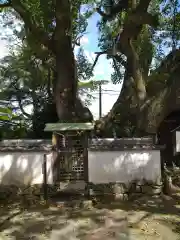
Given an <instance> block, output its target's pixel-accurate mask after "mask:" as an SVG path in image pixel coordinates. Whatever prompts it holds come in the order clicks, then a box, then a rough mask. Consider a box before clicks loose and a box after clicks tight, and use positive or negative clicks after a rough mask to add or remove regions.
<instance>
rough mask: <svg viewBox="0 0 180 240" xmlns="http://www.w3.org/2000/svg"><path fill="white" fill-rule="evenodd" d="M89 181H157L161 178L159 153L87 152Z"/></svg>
mask: <svg viewBox="0 0 180 240" xmlns="http://www.w3.org/2000/svg"><path fill="white" fill-rule="evenodd" d="M88 155H89V166H88V167H89V181H90V182H93V183H108V182H121V183H125V184H126V183H129V182H130V181H132V180H142V179H146V180H147V181H154V182H155V181H157V180H158V179H159V178H160V177H161V164H160V151H158V150H157V151H156V150H154V151H138V150H137V151H109V152H108V151H107V152H106V151H104V152H98V151H89V152H88Z"/></svg>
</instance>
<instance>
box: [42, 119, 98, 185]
mask: <svg viewBox="0 0 180 240" xmlns="http://www.w3.org/2000/svg"><path fill="white" fill-rule="evenodd" d="M93 128H94V126H93V125H92V124H91V123H58V124H47V125H46V129H45V130H46V131H50V130H51V131H53V141H52V142H53V148H54V149H53V150H54V167H53V175H54V182H61V181H64V180H84V181H88V138H89V132H90V130H92V129H93Z"/></svg>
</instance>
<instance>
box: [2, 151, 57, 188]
mask: <svg viewBox="0 0 180 240" xmlns="http://www.w3.org/2000/svg"><path fill="white" fill-rule="evenodd" d="M43 157H44V153H39V152H33V153H28V152H27V153H26V152H22V153H21V152H14V153H13V152H12V153H9V154H8V153H0V184H5V185H9V184H16V185H21V184H42V183H43V174H42V164H43ZM52 163H53V158H52V154H48V155H47V182H48V183H49V184H51V183H52Z"/></svg>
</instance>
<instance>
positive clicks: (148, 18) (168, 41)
mask: <svg viewBox="0 0 180 240" xmlns="http://www.w3.org/2000/svg"><path fill="white" fill-rule="evenodd" d="M107 2H108V1H105V0H104V1H102V3H103V6H101V8H98V12H99V14H100V15H101V16H102V21H101V22H100V23H99V29H100V33H101V35H100V40H99V46H100V48H101V49H102V53H106V54H107V56H108V58H112V59H113V65H114V68H115V70H116V72H115V73H113V75H112V80H113V81H114V82H115V83H116V82H119V81H122V82H123V85H122V91H121V93H120V95H119V97H118V99H117V101H116V102H115V104H114V106H113V107H112V109H111V111H110V112H109V114H108V115H107V116H106V117H105V118H104V119H102V121H101V122H100V124H99V125H98V127H99V128H100V129H101V130H102V132H103V133H105V132H107V130H108V129H110V131H111V132H112V129H113V128H115V129H118V130H119V131H118V130H117V131H118V133H120V134H122V133H123V134H125V135H132V134H136V135H137V134H140V133H138V132H139V131H137V129H138V128H140V129H142V130H143V131H144V130H145V131H146V132H152V131H151V130H150V125H153V124H154V123H153V121H156V120H157V119H159V120H157V122H159V121H160V119H161V120H162V119H163V118H164V116H165V115H166V114H167V111H165V108H167V106H168V104H170V103H168V102H169V98H167V97H168V95H167V94H166V95H165V96H164V97H163V98H162V101H161V104H160V105H161V107H160V106H159V105H158V103H159V101H158V99H159V98H160V96H162V95H163V93H162V92H163V91H164V90H165V88H168V91H167V89H166V91H167V92H170V89H171V88H172V87H173V88H174V89H175V88H176V87H177V85H173V84H175V81H172V77H173V76H174V79H175V75H176V74H177V73H178V72H177V69H179V50H178V43H179V41H178V40H179V32H180V31H179V30H180V21H179V20H180V19H179V13H178V1H170V2H167V1H163V0H152V1H150V0H149V1H141V0H140V1H129V2H128V3H127V1H111V2H114V3H113V5H112V4H110V1H109V5H108V4H107ZM115 2H116V3H115ZM118 2H119V3H118ZM169 49H170V50H171V49H173V51H172V52H171V53H170V54H169V55H168V56H167V57H165V52H168V51H169ZM176 49H177V50H176ZM99 54H101V53H99ZM99 54H98V56H99ZM167 73H168V74H167ZM169 73H171V74H169ZM167 82H168V86H167ZM174 93H175V92H172V91H171V94H172V96H173V94H174ZM165 99H166V101H165ZM153 102H154V104H153ZM155 102H156V103H155ZM150 103H151V104H150ZM171 103H172V101H171ZM155 105H156V113H157V114H156V117H155V118H154V119H156V120H153V116H154V115H153V110H154V111H155ZM171 105H172V104H171ZM157 108H158V110H157ZM161 110H162V111H161ZM160 112H161V117H160V118H159V117H158V116H159V113H160ZM165 112H166V113H165ZM123 125H124V126H126V127H128V128H129V129H130V131H128V132H126V131H122V129H123V127H124V126H123ZM156 125H157V124H156ZM118 126H119V127H118ZM156 128H157V126H156V127H155V129H156ZM155 129H154V130H153V132H154V131H155ZM104 130H105V131H104ZM108 134H109V132H108Z"/></svg>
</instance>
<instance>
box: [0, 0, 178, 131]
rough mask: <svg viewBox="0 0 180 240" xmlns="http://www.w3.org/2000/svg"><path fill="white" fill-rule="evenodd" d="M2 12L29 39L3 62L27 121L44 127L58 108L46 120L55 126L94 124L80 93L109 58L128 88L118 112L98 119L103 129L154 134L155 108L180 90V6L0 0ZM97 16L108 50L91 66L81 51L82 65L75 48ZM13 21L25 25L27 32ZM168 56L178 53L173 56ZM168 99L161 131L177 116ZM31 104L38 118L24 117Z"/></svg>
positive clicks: (156, 0) (157, 0)
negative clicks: (172, 113)
mask: <svg viewBox="0 0 180 240" xmlns="http://www.w3.org/2000/svg"><path fill="white" fill-rule="evenodd" d="M0 8H1V10H2V13H1V15H2V16H3V19H2V21H3V24H5V23H7V21H6V20H7V19H9V20H10V21H9V22H8V23H7V26H8V27H10V26H11V28H12V29H13V31H14V34H15V35H16V36H17V35H18V37H19V38H20V41H21V47H20V49H18V51H17V52H18V54H15V53H12V54H11V56H9V57H8V59H3V64H1V76H2V78H1V79H3V81H2V84H4V88H5V89H4V93H5V94H6V96H9V99H10V96H11V99H12V97H15V98H16V101H17V102H18V107H19V108H20V110H21V113H22V114H23V117H25V118H29V117H30V118H34V119H35V121H37V119H38V118H39V114H40V112H43V113H44V111H45V110H44V109H45V108H47V109H50V108H49V106H48V105H47V102H48V103H50V104H51V105H54V106H56V108H55V107H54V108H52V107H51V109H54V110H53V112H54V115H53V114H52V116H54V119H47V118H46V120H45V121H47V122H48V121H58V119H59V121H65V122H72V121H75V122H76V121H80V122H83V121H92V120H93V117H92V114H91V113H90V111H89V109H88V108H87V107H86V106H85V105H84V104H83V103H82V101H81V100H80V98H79V94H78V93H81V95H82V94H84V91H85V90H84V89H83V90H82V87H80V88H78V84H79V81H80V80H85V81H87V80H89V79H90V78H91V77H92V76H93V68H94V66H95V64H96V62H97V61H98V58H99V56H100V55H101V54H106V56H107V58H108V59H111V61H112V64H113V67H114V72H113V73H112V82H113V83H114V84H116V83H119V82H122V83H123V86H122V90H121V92H120V93H119V94H120V95H119V97H118V99H117V101H116V102H115V104H114V106H113V108H112V109H111V111H110V113H109V114H108V115H107V116H105V117H104V118H103V119H100V121H98V123H97V125H96V128H97V129H98V131H99V132H101V133H102V134H107V135H108V134H112V131H113V129H116V131H117V133H118V135H123V136H127V135H128V136H129V135H133V134H138V133H137V131H136V130H137V129H138V128H142V129H143V130H144V131H147V132H148V131H150V132H151V130H150V128H149V127H148V126H152V124H154V123H153V119H152V118H150V117H149V116H150V115H151V116H153V115H152V114H151V112H152V111H154V110H152V109H155V108H154V107H153V106H154V105H153V104H155V102H156V103H157V102H158V99H159V97H160V96H162V95H163V91H165V92H166V93H167V92H168V93H169V91H170V89H171V90H172V89H176V88H177V85H176V84H177V81H175V79H176V78H175V77H172V76H175V75H176V76H177V74H179V72H178V69H179V61H178V59H179V36H180V35H179V33H180V14H179V3H178V0H171V1H165V0H139V1H136V0H132V1H126V0H121V1H120V0H119V1H115V0H114V1H108V0H102V1H95V0H94V1H93V0H73V1H72V0H58V1H55V0H47V1H39V0H38V1H33V0H23V1H22V0H9V1H8V0H7V1H0ZM94 13H98V14H99V16H100V20H99V22H98V24H97V27H98V30H99V42H98V45H99V48H100V51H99V52H97V53H96V55H97V57H96V60H95V62H94V64H91V63H89V62H88V60H87V59H86V58H85V56H84V53H83V50H82V49H81V48H80V50H79V54H78V56H77V58H76V61H75V57H74V47H75V46H77V45H80V39H81V37H82V36H83V35H84V34H85V32H86V27H87V24H88V20H89V18H90V17H91V16H92V14H94ZM12 19H16V20H17V21H19V22H20V25H21V27H20V30H17V27H16V26H14V23H13V21H12ZM17 21H16V22H17ZM16 49H17V48H16ZM168 52H171V53H170V54H169V55H168V56H166V55H167V53H168ZM17 56H18V57H17ZM14 64H15V65H14ZM7 66H8V67H7ZM6 68H7V69H6ZM167 71H168V73H169V72H170V73H171V75H170V74H167ZM172 79H173V80H172ZM15 82H16V83H15ZM20 82H21V84H20ZM22 82H23V83H22ZM13 84H14V85H13ZM7 85H8V87H7ZM12 86H13V89H12ZM79 86H82V85H81V84H79ZM84 86H86V89H87V88H88V89H89V86H91V88H90V89H91V90H92V88H94V87H95V85H93V84H92V82H91V81H90V82H89V83H88V84H87V83H86V84H85V85H84ZM167 88H168V90H167ZM78 89H79V90H78ZM165 89H166V90H165ZM7 90H8V91H7ZM91 90H90V91H91ZM172 91H174V90H172ZM172 91H170V92H171V94H173V93H172ZM89 93H90V92H88V94H89ZM8 94H9V95H8ZM86 94H87V90H86ZM163 96H164V97H162V98H161V101H159V104H160V105H161V107H160V108H156V115H157V116H158V114H159V112H161V118H159V119H160V120H157V119H158V117H157V116H156V115H155V117H154V118H155V119H156V121H155V122H156V124H155V125H156V126H154V129H156V127H157V125H158V124H159V121H161V120H162V118H163V117H164V116H165V115H166V114H167V112H168V111H171V110H172V109H171V110H170V109H169V108H168V106H169V105H168V104H169V101H170V99H171V100H172V98H171V97H168V96H169V95H167V94H165V93H164V95H163ZM165 99H166V100H165ZM160 102H161V103H160ZM166 102H167V103H166ZM28 103H31V104H33V109H34V112H33V116H28V115H29V113H28V114H27V112H25V111H24V108H23V106H26V105H27V104H28ZM156 105H157V104H156ZM42 109H43V110H42ZM124 109H126V111H124ZM160 109H161V110H160ZM165 109H166V110H165ZM167 109H169V110H167ZM44 116H47V114H45V115H43V118H44ZM144 119H146V121H144ZM142 122H146V126H144V124H141V123H142ZM34 125H36V124H34ZM36 126H37V125H36ZM153 131H154V130H153Z"/></svg>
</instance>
